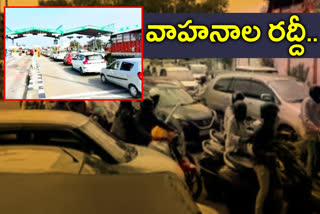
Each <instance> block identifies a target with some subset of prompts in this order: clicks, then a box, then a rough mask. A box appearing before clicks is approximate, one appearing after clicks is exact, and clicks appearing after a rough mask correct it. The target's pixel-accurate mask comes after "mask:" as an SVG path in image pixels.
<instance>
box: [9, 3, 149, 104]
mask: <svg viewBox="0 0 320 214" xmlns="http://www.w3.org/2000/svg"><path fill="white" fill-rule="evenodd" d="M141 26H142V7H98V8H97V7H57V8H54V7H51V8H45V7H5V38H6V39H5V60H4V80H5V81H4V83H5V84H4V92H5V93H4V99H5V100H141V99H142V84H143V74H142V39H141V34H142V28H141Z"/></svg>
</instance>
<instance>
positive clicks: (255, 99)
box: [202, 72, 308, 139]
mask: <svg viewBox="0 0 320 214" xmlns="http://www.w3.org/2000/svg"><path fill="white" fill-rule="evenodd" d="M307 90H308V89H307V87H305V85H304V84H302V83H300V82H297V81H296V80H295V79H293V78H290V77H286V76H280V75H277V74H262V73H248V72H241V73H240V72H229V73H227V74H220V75H218V76H217V77H216V78H215V79H214V80H212V81H211V82H210V83H209V85H208V88H207V90H206V92H205V94H204V95H203V97H202V100H203V101H204V103H205V104H206V105H207V106H208V107H210V108H212V109H214V110H216V111H217V112H219V113H224V110H225V109H226V107H227V106H228V105H230V104H231V96H232V93H233V92H234V91H241V92H243V93H244V94H245V96H246V98H245V100H244V101H245V103H246V104H247V107H248V116H250V117H252V118H260V106H261V105H262V104H263V103H265V102H266V101H271V102H274V103H276V104H277V105H278V107H279V108H280V112H279V119H280V121H279V126H278V130H279V131H281V132H282V133H287V134H288V135H289V136H290V138H291V139H296V138H297V137H298V136H303V135H304V134H305V130H304V127H303V125H302V121H301V119H300V108H301V103H302V101H303V99H304V98H305V97H306V96H307Z"/></svg>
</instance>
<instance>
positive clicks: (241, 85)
mask: <svg viewBox="0 0 320 214" xmlns="http://www.w3.org/2000/svg"><path fill="white" fill-rule="evenodd" d="M232 89H233V90H232V91H241V92H242V93H244V95H245V96H246V97H250V98H254V99H260V98H261V94H270V95H274V94H273V92H272V91H271V90H270V89H269V88H268V87H267V86H266V85H264V84H263V83H261V82H258V81H252V80H248V79H237V80H235V81H234V83H233V87H232ZM252 89H254V90H252Z"/></svg>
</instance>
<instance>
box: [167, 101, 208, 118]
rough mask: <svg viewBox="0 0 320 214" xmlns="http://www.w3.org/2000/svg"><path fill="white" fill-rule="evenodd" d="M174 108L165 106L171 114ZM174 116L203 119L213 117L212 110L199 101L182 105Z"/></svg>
mask: <svg viewBox="0 0 320 214" xmlns="http://www.w3.org/2000/svg"><path fill="white" fill-rule="evenodd" d="M171 110H172V108H164V111H165V112H166V113H167V114H169V112H170V111H171ZM173 117H174V118H179V119H183V120H202V119H208V118H210V117H212V111H211V110H210V109H209V108H207V107H206V106H204V105H202V104H200V103H197V104H191V105H185V106H180V107H179V108H177V110H176V111H175V113H174V114H173Z"/></svg>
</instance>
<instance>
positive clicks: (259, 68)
mask: <svg viewBox="0 0 320 214" xmlns="http://www.w3.org/2000/svg"><path fill="white" fill-rule="evenodd" d="M236 69H244V70H257V71H275V72H276V71H277V69H275V68H273V67H267V66H237V67H236Z"/></svg>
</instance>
